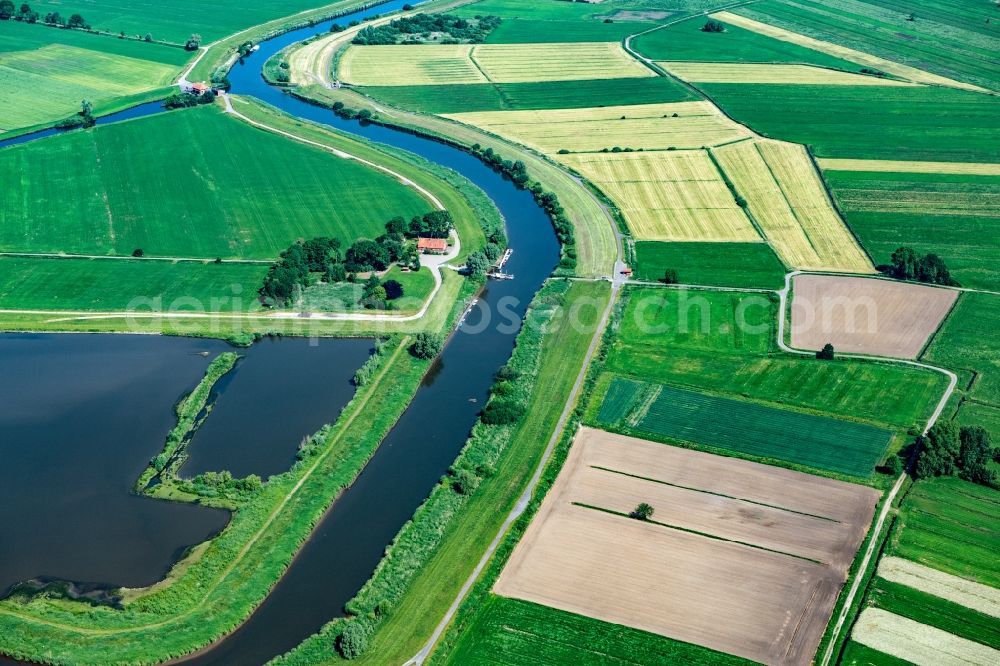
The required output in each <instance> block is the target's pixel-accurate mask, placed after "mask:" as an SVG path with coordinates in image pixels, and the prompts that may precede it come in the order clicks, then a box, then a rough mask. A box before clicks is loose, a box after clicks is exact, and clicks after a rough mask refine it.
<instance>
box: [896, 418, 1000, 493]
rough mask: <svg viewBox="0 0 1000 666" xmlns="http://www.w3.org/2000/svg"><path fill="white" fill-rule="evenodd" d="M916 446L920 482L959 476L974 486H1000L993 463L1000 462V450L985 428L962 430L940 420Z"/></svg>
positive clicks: (951, 423)
mask: <svg viewBox="0 0 1000 666" xmlns="http://www.w3.org/2000/svg"><path fill="white" fill-rule="evenodd" d="M917 447H918V449H917V450H918V457H917V466H916V470H915V476H916V477H917V478H918V479H924V478H928V477H932V476H956V475H957V476H958V477H959V478H962V479H965V480H966V481H971V482H973V483H981V484H983V485H989V486H996V485H997V478H996V473H995V472H994V471H993V470H992V469H990V461H991V460H997V459H1000V451H997V450H995V449H994V448H993V443H992V441H991V437H990V433H989V431H988V430H986V429H985V428H983V427H982V426H967V425H966V426H962V427H961V428H959V427H958V426H956V425H955V424H954V423H953V422H951V421H944V422H941V421H939V422H938V423H935V424H934V427H932V428H931V429H930V430H929V431H928V432H927V434H926V435H924V436H921V437H920V438H918V439H917Z"/></svg>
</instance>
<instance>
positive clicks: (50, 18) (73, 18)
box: [0, 0, 90, 30]
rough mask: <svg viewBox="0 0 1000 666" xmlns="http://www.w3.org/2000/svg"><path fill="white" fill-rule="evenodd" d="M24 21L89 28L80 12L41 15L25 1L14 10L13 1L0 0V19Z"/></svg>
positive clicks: (64, 26)
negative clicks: (65, 16)
mask: <svg viewBox="0 0 1000 666" xmlns="http://www.w3.org/2000/svg"><path fill="white" fill-rule="evenodd" d="M10 20H14V21H24V22H25V23H38V22H39V21H41V22H42V23H45V24H46V25H54V26H59V27H63V28H83V29H84V30H89V29H90V24H89V23H87V21H86V19H84V18H83V16H81V15H80V14H71V15H70V17H69V18H68V19H67V18H63V16H62V15H61V14H60V13H59V12H48V13H47V14H45V16H42V15H41V14H39V13H38V12H36V11H35V10H33V9H32V8H31V5H29V4H28V3H27V2H24V3H21V6H20V7H18V8H17V10H16V11H15V8H14V3H13V2H11V0H0V21H10Z"/></svg>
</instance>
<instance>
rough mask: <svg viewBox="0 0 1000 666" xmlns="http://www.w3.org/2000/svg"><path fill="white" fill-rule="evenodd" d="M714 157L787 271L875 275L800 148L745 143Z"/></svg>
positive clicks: (716, 151)
mask: <svg viewBox="0 0 1000 666" xmlns="http://www.w3.org/2000/svg"><path fill="white" fill-rule="evenodd" d="M712 154H713V155H714V156H715V159H716V160H717V161H718V164H719V165H720V167H721V168H722V170H723V172H724V173H725V174H726V175H727V176H728V178H729V180H730V181H731V182H732V184H733V186H734V187H735V189H736V191H737V192H738V193H739V194H740V195H741V196H742V197H744V198H745V200H746V202H747V208H748V210H749V211H750V214H751V215H752V216H753V218H754V220H755V221H756V222H757V224H758V225H760V227H761V229H762V231H763V232H764V236H765V237H766V238H767V240H768V241H769V242H770V243H771V246H772V247H773V248H774V250H775V252H776V253H777V254H778V256H779V257H781V260H782V261H783V262H784V264H785V265H786V266H790V267H793V268H808V269H813V270H839V271H844V272H849V273H871V272H874V269H873V267H872V265H871V262H870V261H869V260H868V257H867V256H866V255H865V254H864V251H863V250H862V249H861V247H860V246H859V245H858V243H857V241H856V240H855V239H854V237H853V236H852V235H851V232H850V231H849V230H848V229H847V227H846V226H845V225H844V223H843V221H842V220H841V219H840V216H839V215H838V214H837V211H836V210H834V209H833V205H832V204H831V202H830V199H829V197H828V196H827V194H826V191H825V190H824V189H823V184H822V182H821V181H820V178H819V175H818V174H817V173H816V170H815V168H814V167H813V164H812V162H811V161H810V159H809V156H808V154H807V153H806V151H805V149H803V148H802V146H797V145H794V144H790V143H785V142H779V141H742V142H739V143H734V144H731V145H728V146H722V147H721V148H716V149H713V151H712Z"/></svg>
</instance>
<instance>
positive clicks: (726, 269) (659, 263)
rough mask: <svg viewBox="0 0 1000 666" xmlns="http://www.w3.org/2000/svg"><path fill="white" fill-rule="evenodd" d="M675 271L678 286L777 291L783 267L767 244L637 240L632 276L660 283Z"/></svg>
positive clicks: (783, 273)
mask: <svg viewBox="0 0 1000 666" xmlns="http://www.w3.org/2000/svg"><path fill="white" fill-rule="evenodd" d="M668 268H672V269H674V270H676V271H677V279H678V281H679V282H680V283H681V284H707V285H714V286H720V287H746V288H754V289H780V288H781V287H782V286H783V285H784V275H785V267H784V266H782V265H781V262H780V261H778V257H777V256H776V255H775V254H774V250H772V249H771V246H770V245H768V244H767V243H660V242H655V241H637V242H636V244H635V277H636V278H638V279H640V280H660V279H662V278H663V272H664V271H665V270H666V269H668Z"/></svg>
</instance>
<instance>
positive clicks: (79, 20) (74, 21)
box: [66, 14, 87, 28]
mask: <svg viewBox="0 0 1000 666" xmlns="http://www.w3.org/2000/svg"><path fill="white" fill-rule="evenodd" d="M66 25H67V26H69V27H70V28H86V27H87V22H86V21H84V20H83V17H82V16H80V15H79V14H73V15H72V16H70V17H69V21H67V22H66Z"/></svg>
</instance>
